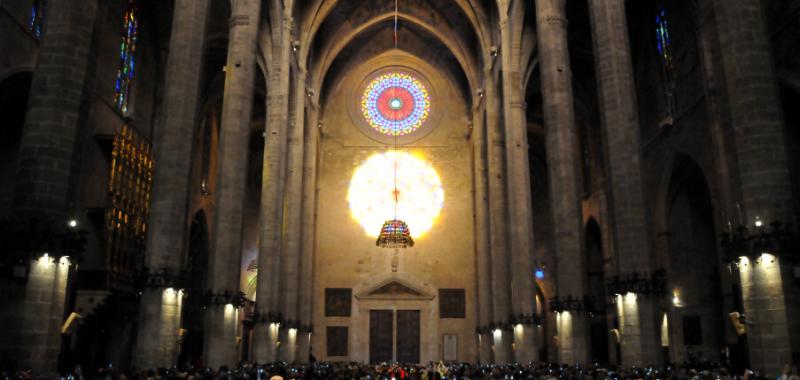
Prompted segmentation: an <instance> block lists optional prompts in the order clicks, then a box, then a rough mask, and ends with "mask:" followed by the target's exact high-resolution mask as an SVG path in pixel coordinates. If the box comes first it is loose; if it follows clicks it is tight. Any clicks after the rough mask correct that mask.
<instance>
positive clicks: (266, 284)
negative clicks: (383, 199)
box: [253, 14, 291, 363]
mask: <svg viewBox="0 0 800 380" xmlns="http://www.w3.org/2000/svg"><path fill="white" fill-rule="evenodd" d="M272 46H273V51H272V62H271V63H269V67H270V72H269V86H268V94H267V125H266V133H265V140H266V141H265V142H264V169H263V174H262V188H261V189H262V190H261V216H260V218H259V220H260V224H261V233H260V238H259V250H258V268H259V269H258V270H259V273H258V280H257V283H256V306H255V308H256V313H257V315H258V316H259V318H260V320H259V321H257V322H256V324H255V326H254V329H253V360H255V361H257V362H259V363H263V362H270V361H274V360H276V358H277V350H276V349H277V344H278V331H279V326H280V320H279V318H278V316H279V313H280V312H281V308H280V297H279V289H280V281H279V280H280V270H279V268H280V254H281V231H282V225H283V191H284V181H283V179H284V174H285V169H286V167H285V164H286V157H285V155H286V139H287V132H288V128H287V126H288V123H289V108H288V107H289V103H288V97H289V58H290V52H291V18H290V17H289V15H288V14H285V15H284V19H283V20H281V21H280V22H276V23H275V25H273V27H272Z"/></svg>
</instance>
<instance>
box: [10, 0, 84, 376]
mask: <svg viewBox="0 0 800 380" xmlns="http://www.w3.org/2000/svg"><path fill="white" fill-rule="evenodd" d="M97 8H98V2H97V0H91V1H78V0H53V1H51V2H50V4H49V9H48V17H47V18H46V21H45V22H46V26H45V28H44V32H43V35H42V39H41V44H40V45H39V54H38V57H37V64H36V69H35V71H34V73H33V80H32V82H31V88H30V98H29V100H28V109H27V113H26V120H25V126H24V128H23V130H22V139H21V141H20V152H19V167H18V171H17V181H16V189H15V198H14V205H13V206H14V214H15V216H16V217H17V218H19V219H18V221H20V222H27V219H29V218H37V219H39V220H41V221H46V222H52V223H54V227H56V228H65V227H66V223H67V221H68V220H69V219H70V218H71V217H73V216H74V214H73V213H74V212H75V210H74V209H73V208H74V206H73V200H74V188H75V180H76V176H74V173H73V168H75V167H76V166H78V164H77V158H78V157H76V153H77V152H78V151H79V148H78V146H79V144H80V141H81V139H82V137H81V130H80V129H81V126H82V125H83V124H85V122H86V116H87V115H86V112H85V111H86V109H87V107H86V106H85V104H86V101H85V97H86V96H87V95H88V94H85V93H84V89H85V88H87V86H86V82H87V80H88V79H90V78H91V76H90V74H89V73H88V71H89V70H90V62H91V57H92V54H91V40H92V34H93V31H94V24H95V18H96V14H97ZM89 82H91V81H89ZM4 185H5V186H8V185H7V184H4ZM31 243H34V244H35V242H31ZM43 253H44V252H41V254H43ZM3 254H9V255H11V254H16V252H3ZM49 254H50V255H49V256H48V257H42V258H38V259H37V258H31V260H30V261H28V262H27V263H26V265H27V268H26V269H27V278H25V280H24V281H20V282H16V281H9V280H5V279H4V280H3V281H0V293H2V294H3V296H4V299H3V307H2V310H0V323H2V326H3V328H2V329H0V358H2V359H0V362H2V363H4V364H13V365H17V366H18V368H19V369H32V370H33V371H34V373H38V374H41V375H43V376H50V375H53V374H55V371H56V369H57V368H56V366H57V364H58V354H59V351H60V348H61V330H60V328H61V323H63V321H64V303H65V295H66V286H67V281H66V279H67V275H68V269H67V268H68V265H61V264H60V263H59V262H58V258H57V257H58V255H59V252H49ZM54 257H55V259H56V260H55V261H54V260H53V258H54Z"/></svg>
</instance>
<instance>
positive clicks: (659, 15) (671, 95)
mask: <svg viewBox="0 0 800 380" xmlns="http://www.w3.org/2000/svg"><path fill="white" fill-rule="evenodd" d="M655 21H656V23H655V24H656V25H655V26H656V48H657V49H658V58H659V60H660V61H661V75H662V79H663V81H664V100H665V104H666V117H667V118H672V116H673V114H674V112H675V80H674V79H673V73H672V37H671V36H670V30H669V23H668V19H667V9H666V8H665V7H664V4H660V5H659V6H658V8H657V9H656V19H655Z"/></svg>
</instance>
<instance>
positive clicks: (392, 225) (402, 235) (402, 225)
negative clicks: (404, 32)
mask: <svg viewBox="0 0 800 380" xmlns="http://www.w3.org/2000/svg"><path fill="white" fill-rule="evenodd" d="M394 48H395V49H397V0H395V1H394ZM398 107H399V105H398ZM394 151H395V154H394V155H393V156H394V158H393V159H394V191H393V192H392V193H393V195H394V218H393V219H390V220H387V221H385V222H383V226H382V227H381V233H380V235H378V240H376V241H375V245H377V246H378V247H382V248H407V247H413V246H414V239H412V238H411V231H410V230H409V229H408V224H407V223H406V222H404V221H402V220H400V219H398V218H397V203H398V201H399V196H400V191H399V190H397V134H394Z"/></svg>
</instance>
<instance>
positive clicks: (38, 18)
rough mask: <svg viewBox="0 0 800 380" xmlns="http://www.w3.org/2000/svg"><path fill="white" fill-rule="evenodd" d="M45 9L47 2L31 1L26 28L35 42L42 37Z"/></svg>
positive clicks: (41, 0) (42, 0)
mask: <svg viewBox="0 0 800 380" xmlns="http://www.w3.org/2000/svg"><path fill="white" fill-rule="evenodd" d="M46 9H47V0H33V4H32V5H31V20H30V23H29V25H28V28H30V30H31V33H33V36H34V37H35V38H36V39H37V40H38V39H39V38H40V37H42V25H44V12H45V10H46Z"/></svg>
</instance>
